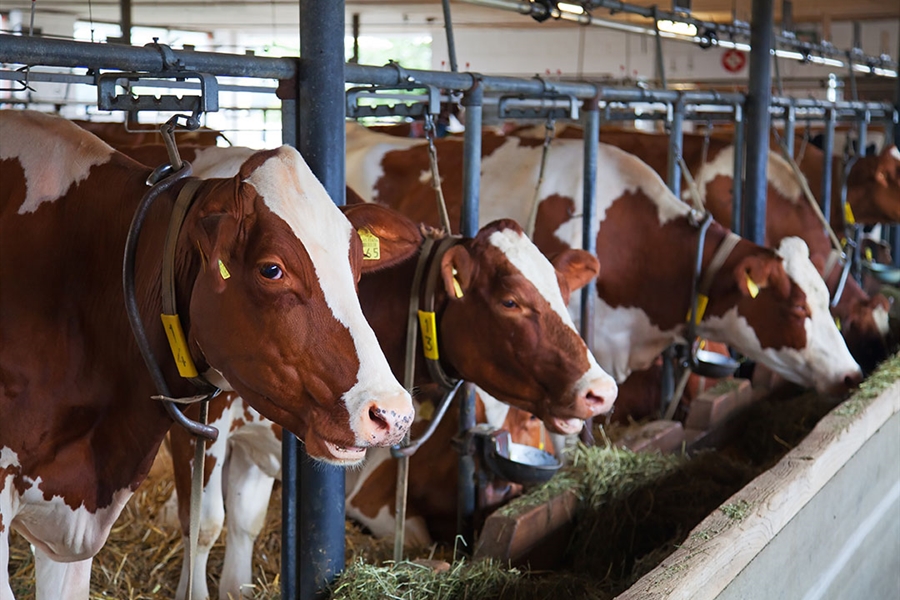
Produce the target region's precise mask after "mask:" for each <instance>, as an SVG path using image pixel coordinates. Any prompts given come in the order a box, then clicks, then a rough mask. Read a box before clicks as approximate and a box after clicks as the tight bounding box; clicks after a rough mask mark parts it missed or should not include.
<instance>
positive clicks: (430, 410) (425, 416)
mask: <svg viewBox="0 0 900 600" xmlns="http://www.w3.org/2000/svg"><path fill="white" fill-rule="evenodd" d="M416 416H417V417H419V418H420V419H422V420H423V421H430V420H431V419H433V418H434V402H432V401H431V400H426V401H424V402H422V403H421V404H419V407H418V408H417V409H416Z"/></svg>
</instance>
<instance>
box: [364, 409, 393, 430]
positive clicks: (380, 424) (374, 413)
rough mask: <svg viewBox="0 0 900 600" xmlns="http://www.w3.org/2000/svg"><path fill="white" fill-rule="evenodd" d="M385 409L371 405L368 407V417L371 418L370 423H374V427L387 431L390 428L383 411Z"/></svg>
mask: <svg viewBox="0 0 900 600" xmlns="http://www.w3.org/2000/svg"><path fill="white" fill-rule="evenodd" d="M386 412H387V411H386V410H385V409H383V408H379V407H378V406H377V405H373V406H371V407H370V408H369V419H371V421H372V423H374V424H375V427H376V429H381V430H384V431H389V430H390V428H391V424H390V423H389V422H388V420H387V417H386V416H385V413H386Z"/></svg>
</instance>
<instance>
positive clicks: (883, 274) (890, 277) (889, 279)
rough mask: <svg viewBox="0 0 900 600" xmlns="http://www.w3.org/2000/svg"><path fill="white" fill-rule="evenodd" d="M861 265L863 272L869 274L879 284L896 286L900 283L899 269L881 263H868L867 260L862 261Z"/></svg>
mask: <svg viewBox="0 0 900 600" xmlns="http://www.w3.org/2000/svg"><path fill="white" fill-rule="evenodd" d="M862 265H863V268H864V269H865V270H867V271H868V272H869V273H871V274H872V276H874V277H875V279H877V280H878V281H880V282H881V283H887V284H889V285H897V284H898V283H900V269H898V268H896V267H893V266H891V265H885V264H882V263H875V262H869V261H867V260H864V261H863V263H862Z"/></svg>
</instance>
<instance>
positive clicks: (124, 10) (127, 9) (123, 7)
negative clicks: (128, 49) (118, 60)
mask: <svg viewBox="0 0 900 600" xmlns="http://www.w3.org/2000/svg"><path fill="white" fill-rule="evenodd" d="M119 19H120V20H121V22H122V38H121V40H122V43H123V44H128V45H131V0H119Z"/></svg>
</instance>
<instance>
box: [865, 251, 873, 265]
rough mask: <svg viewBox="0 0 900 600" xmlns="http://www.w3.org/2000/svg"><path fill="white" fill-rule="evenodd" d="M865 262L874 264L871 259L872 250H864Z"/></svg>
mask: <svg viewBox="0 0 900 600" xmlns="http://www.w3.org/2000/svg"><path fill="white" fill-rule="evenodd" d="M866 260H867V261H869V262H874V261H873V257H872V249H871V248H866Z"/></svg>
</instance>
